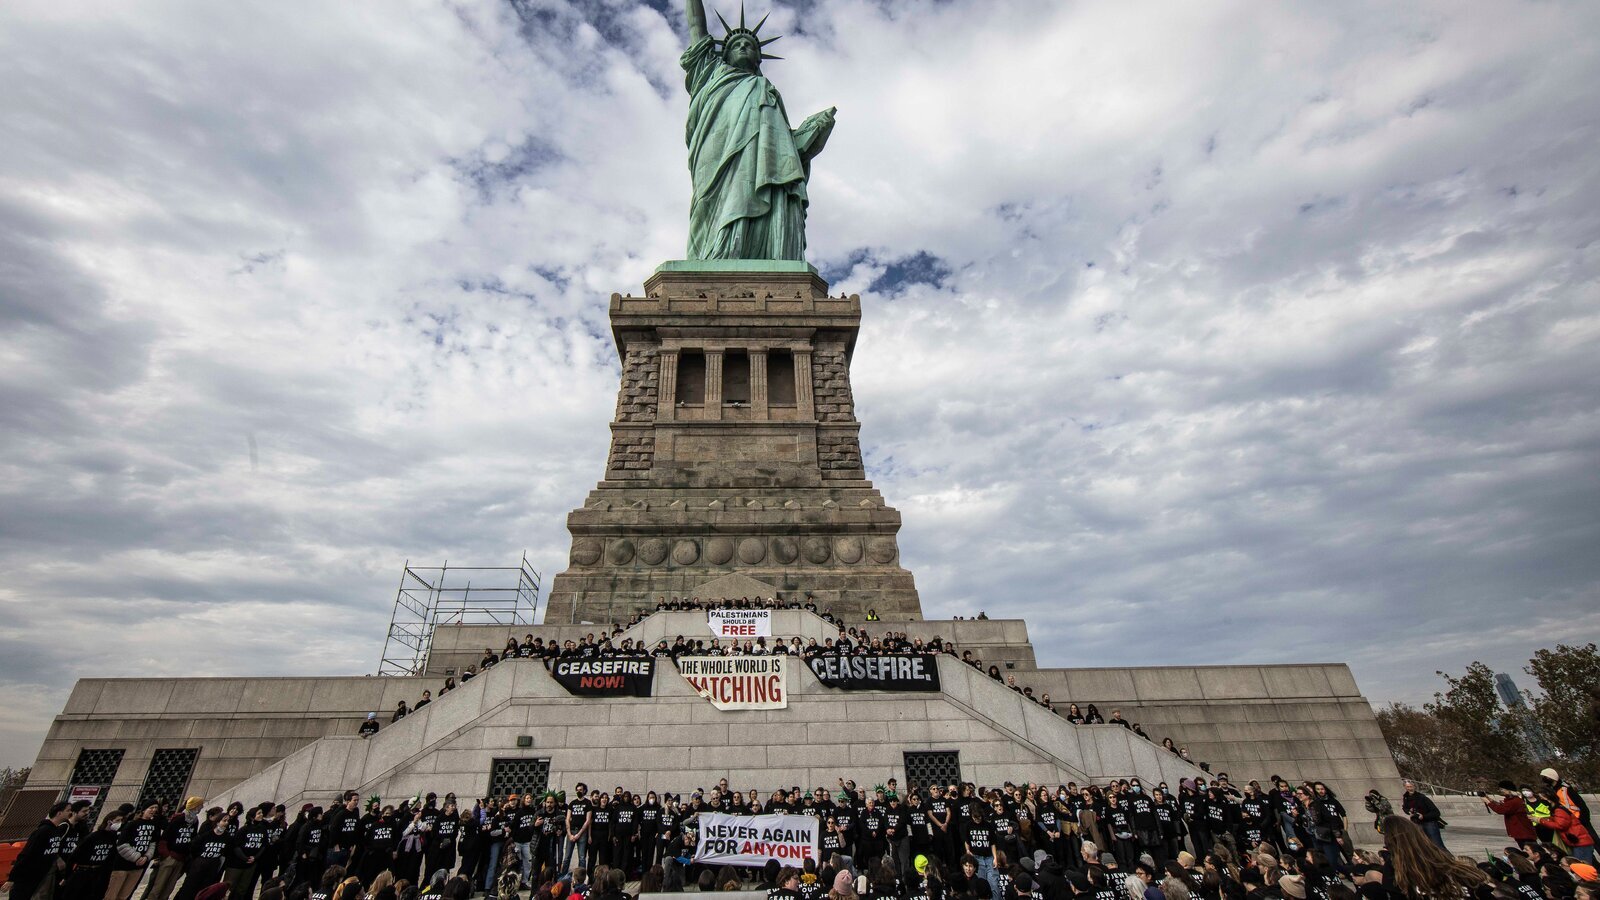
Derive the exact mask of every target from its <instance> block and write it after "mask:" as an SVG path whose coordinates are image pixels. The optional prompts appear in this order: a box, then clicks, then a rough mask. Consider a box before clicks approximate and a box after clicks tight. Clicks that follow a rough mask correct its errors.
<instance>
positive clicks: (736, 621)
mask: <svg viewBox="0 0 1600 900" xmlns="http://www.w3.org/2000/svg"><path fill="white" fill-rule="evenodd" d="M706 624H708V625H710V626H711V636H712V637H716V638H753V637H772V610H770V609H712V610H707V611H706Z"/></svg>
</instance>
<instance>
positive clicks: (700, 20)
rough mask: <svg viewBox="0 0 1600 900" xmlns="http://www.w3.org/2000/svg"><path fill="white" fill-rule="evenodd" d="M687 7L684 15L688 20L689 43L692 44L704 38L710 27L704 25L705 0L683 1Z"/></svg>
mask: <svg viewBox="0 0 1600 900" xmlns="http://www.w3.org/2000/svg"><path fill="white" fill-rule="evenodd" d="M684 6H685V7H687V8H686V10H685V13H686V14H687V15H688V18H689V43H691V44H692V43H694V42H695V41H698V40H700V39H701V38H703V37H705V36H706V35H707V34H708V33H709V31H710V27H709V26H708V25H707V24H706V4H705V0H684Z"/></svg>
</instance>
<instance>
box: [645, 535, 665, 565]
mask: <svg viewBox="0 0 1600 900" xmlns="http://www.w3.org/2000/svg"><path fill="white" fill-rule="evenodd" d="M639 561H640V562H642V563H644V564H645V565H647V566H659V565H661V564H662V563H664V562H666V561H667V542H666V541H663V540H662V539H661V538H647V539H645V540H642V541H640V542H639Z"/></svg>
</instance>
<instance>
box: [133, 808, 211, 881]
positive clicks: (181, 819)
mask: <svg viewBox="0 0 1600 900" xmlns="http://www.w3.org/2000/svg"><path fill="white" fill-rule="evenodd" d="M202 802H203V801H202V800H201V799H200V798H199V797H190V798H189V799H188V800H187V801H186V802H185V803H184V805H183V810H182V811H181V812H178V813H176V814H174V815H173V816H172V818H171V820H170V821H168V822H167V827H166V829H165V830H164V831H163V832H162V833H161V840H160V841H158V842H157V843H156V857H157V860H158V861H157V862H156V864H155V865H153V866H151V868H150V882H149V884H148V885H147V886H146V887H145V889H144V894H143V900H168V898H169V897H171V896H172V890H173V888H175V887H177V886H178V879H179V878H180V877H182V875H183V871H184V868H185V867H187V866H188V864H189V856H190V854H191V853H192V852H193V851H194V841H195V833H196V831H197V830H198V829H199V827H200V805H201V803H202Z"/></svg>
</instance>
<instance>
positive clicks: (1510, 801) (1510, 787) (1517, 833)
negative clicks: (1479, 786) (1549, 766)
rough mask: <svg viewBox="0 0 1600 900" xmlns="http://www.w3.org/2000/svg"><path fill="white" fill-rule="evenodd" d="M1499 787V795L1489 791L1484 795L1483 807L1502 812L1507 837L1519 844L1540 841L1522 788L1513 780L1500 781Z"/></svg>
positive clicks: (1520, 845)
mask: <svg viewBox="0 0 1600 900" xmlns="http://www.w3.org/2000/svg"><path fill="white" fill-rule="evenodd" d="M1499 788H1500V794H1499V796H1494V795H1491V794H1488V793H1485V794H1483V795H1482V798H1481V799H1482V800H1483V808H1484V809H1486V810H1488V811H1489V812H1492V813H1499V814H1500V816H1501V818H1503V819H1504V820H1505V827H1506V837H1509V838H1511V839H1512V840H1513V841H1516V842H1517V846H1519V847H1526V846H1527V845H1529V844H1536V843H1538V842H1539V834H1538V832H1536V831H1534V829H1533V820H1532V819H1531V818H1529V817H1528V804H1527V803H1526V802H1525V801H1524V800H1523V799H1522V789H1521V788H1519V787H1517V785H1516V783H1515V782H1511V781H1502V782H1500V784H1499Z"/></svg>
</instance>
